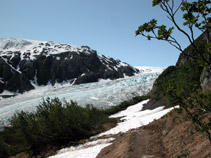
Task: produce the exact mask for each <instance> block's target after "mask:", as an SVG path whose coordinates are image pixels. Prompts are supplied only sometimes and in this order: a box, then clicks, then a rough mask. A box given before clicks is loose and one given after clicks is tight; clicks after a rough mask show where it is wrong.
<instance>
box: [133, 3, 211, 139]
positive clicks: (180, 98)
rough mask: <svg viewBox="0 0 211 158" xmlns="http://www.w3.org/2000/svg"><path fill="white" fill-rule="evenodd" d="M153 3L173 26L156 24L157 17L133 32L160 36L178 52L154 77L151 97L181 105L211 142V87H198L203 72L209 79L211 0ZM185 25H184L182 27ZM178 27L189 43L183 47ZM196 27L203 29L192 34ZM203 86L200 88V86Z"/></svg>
mask: <svg viewBox="0 0 211 158" xmlns="http://www.w3.org/2000/svg"><path fill="white" fill-rule="evenodd" d="M152 4H153V7H154V6H159V7H160V8H161V9H162V10H163V11H164V12H165V13H166V14H167V17H168V19H169V20H170V21H171V22H172V24H173V26H174V27H169V28H168V27H167V26H165V25H160V26H159V25H157V20H155V19H152V20H151V21H150V22H147V23H144V24H143V25H141V26H139V28H138V29H137V31H136V35H142V36H144V37H146V38H147V39H148V40H151V39H157V40H163V41H166V42H168V43H169V44H171V45H172V46H173V47H175V48H176V49H178V50H179V51H180V52H181V55H180V58H179V60H178V62H177V65H176V66H170V67H168V68H167V69H166V70H165V71H164V72H163V73H162V74H161V75H160V76H159V77H158V79H157V80H156V81H155V84H154V88H153V91H152V94H151V95H152V98H154V99H161V98H164V99H165V100H166V106H175V105H180V107H181V108H182V109H181V110H179V111H178V112H179V113H182V111H183V110H184V111H185V112H186V113H187V114H188V116H189V117H190V118H191V119H192V120H193V123H194V125H195V126H196V128H197V129H198V130H200V131H202V132H205V133H206V134H207V137H208V139H209V140H210V142H211V117H210V116H211V115H210V114H211V90H210V89H206V88H205V89H206V92H205V90H204V85H203V87H201V81H200V78H202V79H203V73H204V72H206V74H207V76H206V79H208V80H209V79H211V76H210V70H211V18H210V14H211V2H210V0H194V1H191V2H188V1H186V0H180V1H178V3H176V1H175V0H171V1H170V0H153V1H152ZM179 10H181V12H182V13H183V16H182V17H181V19H182V20H183V21H184V23H183V26H180V25H179V23H178V22H177V18H178V17H177V18H176V15H177V12H178V11H179ZM185 27H186V29H184V28H185ZM175 28H176V29H177V30H178V31H179V32H180V33H181V34H182V35H184V37H185V38H186V39H188V41H189V43H190V46H189V47H187V48H186V49H182V47H181V45H180V43H181V42H182V41H177V39H176V38H174V37H173V30H174V29H175ZM195 29H197V30H199V31H201V32H202V34H201V36H200V37H199V38H197V39H195V38H194V35H195ZM202 88H203V89H202Z"/></svg>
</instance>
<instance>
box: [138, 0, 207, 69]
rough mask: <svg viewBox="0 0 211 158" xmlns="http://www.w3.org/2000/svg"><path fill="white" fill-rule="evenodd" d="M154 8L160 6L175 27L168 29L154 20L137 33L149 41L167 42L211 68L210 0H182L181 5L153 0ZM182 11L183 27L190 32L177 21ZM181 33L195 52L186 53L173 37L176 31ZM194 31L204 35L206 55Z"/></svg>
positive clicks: (168, 1) (166, 0)
mask: <svg viewBox="0 0 211 158" xmlns="http://www.w3.org/2000/svg"><path fill="white" fill-rule="evenodd" d="M152 6H153V7H155V6H160V8H161V9H162V10H163V11H164V12H165V13H166V14H167V18H168V19H169V20H170V21H171V22H172V23H173V25H174V27H170V28H168V27H167V26H165V25H157V20H156V19H152V20H151V21H149V22H147V23H144V24H143V25H141V26H139V28H138V29H137V31H136V36H137V35H142V36H144V37H147V38H148V40H151V39H158V40H163V41H167V42H168V43H169V44H171V45H172V46H174V47H175V48H176V49H178V50H179V51H180V52H183V54H184V55H186V56H188V57H190V58H192V59H194V60H199V61H200V62H202V63H203V64H204V65H207V66H209V67H210V66H211V17H210V13H211V1H210V0H197V1H192V2H188V0H180V2H179V4H178V5H177V6H176V5H175V0H153V1H152ZM179 10H181V11H182V12H183V13H184V14H183V17H182V18H183V19H184V23H183V25H184V26H186V27H187V28H188V30H189V31H186V30H185V29H183V28H182V27H181V26H180V25H179V24H178V22H177V21H176V18H175V16H176V14H177V13H178V11H179ZM175 28H176V29H177V30H178V31H180V32H181V33H182V34H183V35H184V36H185V37H186V38H187V39H188V41H189V42H190V45H191V46H192V47H193V48H194V49H193V52H191V53H185V52H184V50H183V49H182V47H181V44H180V42H178V40H177V39H176V38H175V37H173V35H172V33H173V30H174V29H175ZM194 29H198V30H200V31H201V32H202V33H203V35H204V40H205V41H206V49H207V52H206V53H205V52H204V51H203V50H201V49H199V48H198V47H197V45H196V42H195V39H194Z"/></svg>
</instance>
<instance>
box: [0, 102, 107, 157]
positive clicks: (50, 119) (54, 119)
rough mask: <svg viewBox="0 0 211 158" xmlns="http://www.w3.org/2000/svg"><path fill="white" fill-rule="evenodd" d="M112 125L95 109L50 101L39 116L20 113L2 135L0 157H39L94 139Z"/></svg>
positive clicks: (41, 108) (39, 110)
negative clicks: (47, 151) (47, 150)
mask: <svg viewBox="0 0 211 158" xmlns="http://www.w3.org/2000/svg"><path fill="white" fill-rule="evenodd" d="M110 121H111V119H109V118H108V116H107V115H105V114H104V112H103V111H102V110H99V109H97V108H95V107H93V106H92V105H87V106H86V107H85V108H82V107H80V106H78V105H77V103H75V102H72V101H71V102H70V103H68V102H64V103H62V102H61V101H60V100H59V99H58V98H55V99H49V98H48V99H46V100H43V102H42V103H41V104H40V105H39V106H38V107H37V111H36V112H35V113H26V112H19V113H16V114H15V115H14V116H13V117H12V119H11V126H9V127H6V128H5V129H4V131H2V132H1V133H0V135H1V136H2V137H3V141H1V140H0V141H1V142H0V146H1V154H0V155H2V154H3V153H7V152H6V151H8V154H9V155H14V154H16V153H20V152H23V151H24V152H33V153H34V154H37V153H39V152H40V150H42V149H44V148H45V147H46V146H48V145H59V146H60V145H64V144H66V143H70V142H76V141H78V140H81V139H85V138H88V137H90V136H91V135H92V134H94V133H93V132H94V131H95V130H97V129H101V128H102V125H103V123H107V122H110ZM95 134H96V133H95ZM6 147H7V149H6ZM4 157H6V156H4Z"/></svg>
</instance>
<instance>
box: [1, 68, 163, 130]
mask: <svg viewBox="0 0 211 158" xmlns="http://www.w3.org/2000/svg"><path fill="white" fill-rule="evenodd" d="M162 71H163V68H160V69H152V68H151V71H150V70H149V68H148V69H147V71H146V70H142V73H140V74H137V75H136V76H132V77H125V78H121V79H117V80H99V82H95V83H87V84H80V85H73V86H70V84H68V83H63V84H55V85H54V86H51V85H50V84H49V85H47V86H38V87H36V89H35V90H31V91H29V92H26V93H24V94H18V95H17V96H15V97H11V98H0V127H2V126H5V125H8V122H9V119H10V117H11V116H12V115H13V114H14V113H15V112H16V111H21V110H23V111H27V112H32V111H35V110H36V106H37V105H38V104H39V103H40V102H41V101H42V99H44V98H46V97H50V98H55V97H58V98H59V99H61V100H66V101H70V100H73V101H76V102H78V104H79V105H80V106H85V105H86V104H93V106H95V107H98V108H108V107H110V106H115V105H117V104H119V103H121V102H122V101H125V100H128V99H131V98H132V97H134V96H140V95H145V94H147V93H148V92H149V91H150V90H151V88H152V85H153V83H154V81H155V79H156V78H157V77H158V76H159V75H160V73H161V72H162Z"/></svg>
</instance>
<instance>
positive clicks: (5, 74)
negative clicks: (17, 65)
mask: <svg viewBox="0 0 211 158" xmlns="http://www.w3.org/2000/svg"><path fill="white" fill-rule="evenodd" d="M0 78H1V82H0V92H3V90H4V89H5V90H8V91H13V92H16V91H18V92H20V93H23V92H24V91H28V90H31V89H33V88H34V86H33V85H32V84H31V83H30V81H29V80H28V79H27V78H26V77H25V76H24V75H23V74H22V73H21V72H18V71H17V70H15V69H14V68H13V67H12V66H10V65H9V64H8V63H7V62H6V61H5V60H4V59H3V58H2V57H0Z"/></svg>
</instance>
